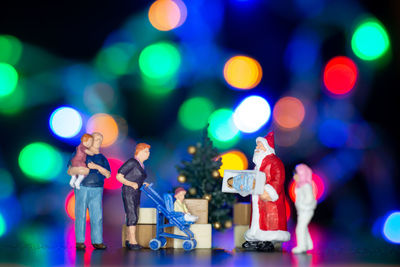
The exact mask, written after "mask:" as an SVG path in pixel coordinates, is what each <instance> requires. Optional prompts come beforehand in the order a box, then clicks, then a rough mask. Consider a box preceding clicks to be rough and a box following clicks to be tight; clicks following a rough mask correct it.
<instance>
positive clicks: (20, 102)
mask: <svg viewBox="0 0 400 267" xmlns="http://www.w3.org/2000/svg"><path fill="white" fill-rule="evenodd" d="M24 107H25V91H24V89H23V88H21V85H17V87H16V88H15V90H14V91H13V92H12V93H10V94H8V95H6V96H3V97H0V113H2V114H4V115H14V114H17V113H18V112H20V111H21V110H23V108H24Z"/></svg>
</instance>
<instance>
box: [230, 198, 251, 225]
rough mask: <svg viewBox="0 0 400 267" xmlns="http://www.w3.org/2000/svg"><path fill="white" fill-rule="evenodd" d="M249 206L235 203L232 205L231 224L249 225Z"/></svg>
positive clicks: (248, 204)
mask: <svg viewBox="0 0 400 267" xmlns="http://www.w3.org/2000/svg"><path fill="white" fill-rule="evenodd" d="M250 214H251V205H250V203H236V204H234V205H233V224H236V225H249V224H250Z"/></svg>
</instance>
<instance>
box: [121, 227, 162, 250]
mask: <svg viewBox="0 0 400 267" xmlns="http://www.w3.org/2000/svg"><path fill="white" fill-rule="evenodd" d="M127 231H128V229H127V226H126V225H125V224H124V225H123V226H122V247H125V240H127V234H128V233H127ZM156 231H157V228H156V225H155V224H138V225H136V240H137V242H138V244H139V245H141V246H142V247H144V248H148V247H149V242H150V240H152V239H153V238H154V237H155V236H156Z"/></svg>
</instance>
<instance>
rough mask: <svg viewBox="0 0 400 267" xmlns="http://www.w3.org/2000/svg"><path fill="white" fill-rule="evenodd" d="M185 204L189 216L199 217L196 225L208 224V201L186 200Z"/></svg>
mask: <svg viewBox="0 0 400 267" xmlns="http://www.w3.org/2000/svg"><path fill="white" fill-rule="evenodd" d="M185 204H186V206H187V208H188V210H189V212H190V214H192V215H195V216H197V217H199V219H198V220H197V221H196V224H207V223H208V200H206V199H196V198H187V199H185Z"/></svg>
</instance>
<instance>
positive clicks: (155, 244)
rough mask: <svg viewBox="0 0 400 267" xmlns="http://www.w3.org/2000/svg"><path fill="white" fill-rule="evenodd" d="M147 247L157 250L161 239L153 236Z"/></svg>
mask: <svg viewBox="0 0 400 267" xmlns="http://www.w3.org/2000/svg"><path fill="white" fill-rule="evenodd" d="M149 247H150V248H151V249H152V250H159V249H160V247H161V241H160V240H158V239H155V238H154V239H152V240H150V242H149Z"/></svg>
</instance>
